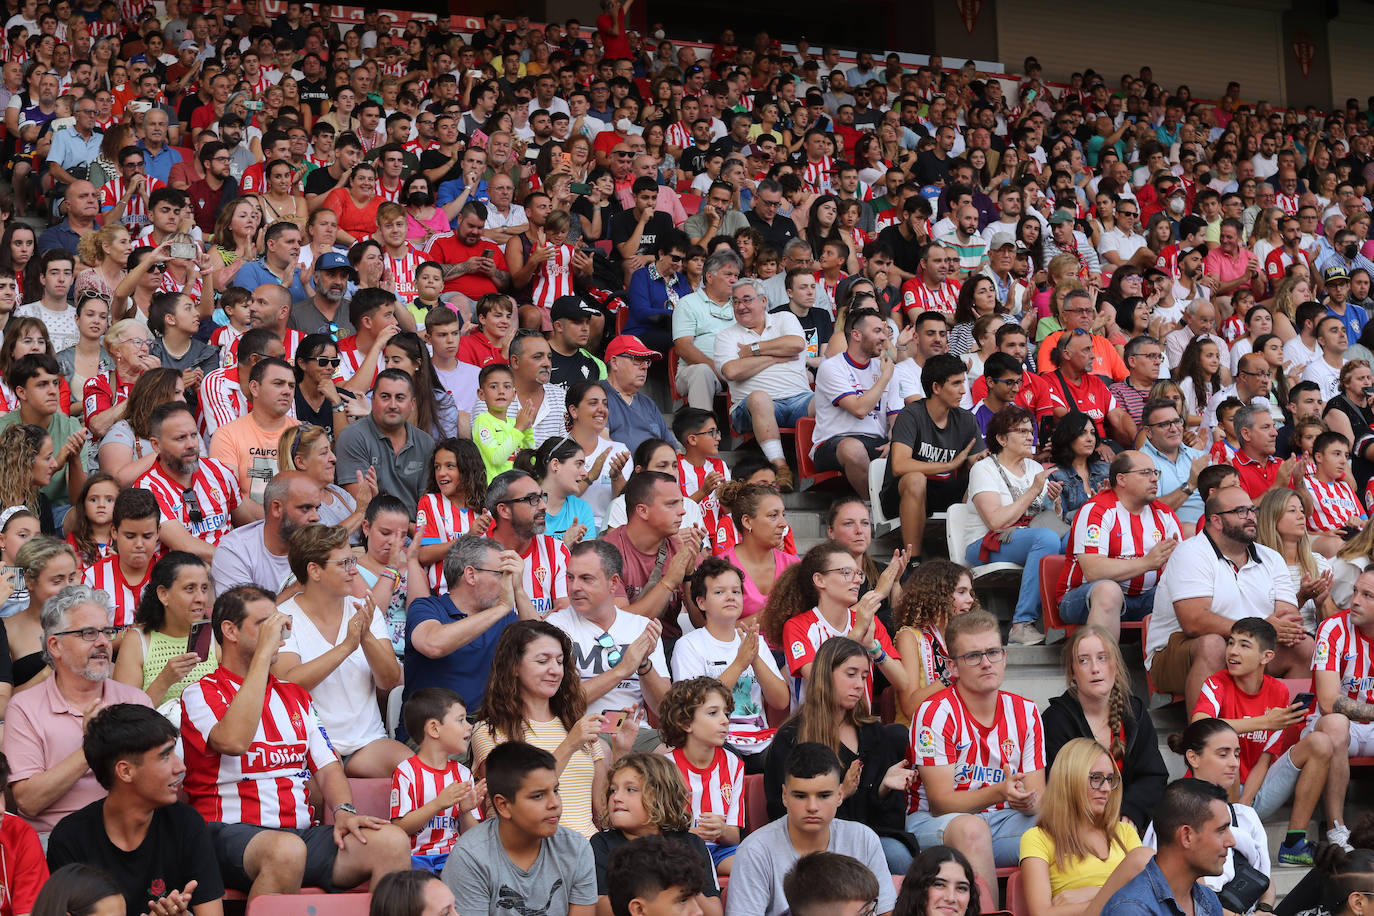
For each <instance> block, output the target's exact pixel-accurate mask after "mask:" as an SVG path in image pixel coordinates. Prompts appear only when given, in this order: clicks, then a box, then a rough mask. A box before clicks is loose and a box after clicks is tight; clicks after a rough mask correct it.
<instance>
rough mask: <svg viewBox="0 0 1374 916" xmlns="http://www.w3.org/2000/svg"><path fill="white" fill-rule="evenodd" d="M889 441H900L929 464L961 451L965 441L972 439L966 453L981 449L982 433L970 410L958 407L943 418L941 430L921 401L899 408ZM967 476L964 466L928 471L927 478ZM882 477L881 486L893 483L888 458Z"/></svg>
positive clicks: (944, 478)
mask: <svg viewBox="0 0 1374 916" xmlns="http://www.w3.org/2000/svg"><path fill="white" fill-rule="evenodd" d="M892 442H894V443H896V442H900V443H902V444H903V445H908V446H910V447H911V457H912V458H914V459H916V460H917V461H928V462H930V463H932V464H936V463H939V462H943V461H952V460H953V459H954V456H955V455H957V454H959V453H960V452H961V451H963V450H964V446H966V445H968V444H969V442H973V448H972V449H971V450H970V452H969V454H974V455H976V454H977V453H978V452H981V451H982V450H983V448H984V446H983V436H982V433H980V432H979V431H978V421H977V420H976V419H975V418H974V416H973V414H972V413H971V412H969V411H967V410H964V409H963V408H962V407H955V408H954V409H953V410H951V411H950V412H949V416H947V417H946V418H945V425H944V428H943V429H941V428H940V427H939V426H936V425H935V421H934V420H932V419H931V418H930V412H929V411H928V410H926V402H925V401H924V400H921V401H916V402H915V403H913V404H908V405H906V406H905V407H903V408H902V412H901V413H899V414H897V419H896V420H895V421H893V424H892ZM967 476H968V470H967V468H960V469H959V470H958V471H957V472H955V473H950V474H944V475H935V474H932V475H930V479H931V480H952V479H954V478H955V477H967ZM884 478H885V479H884V483H883V486H884V488H886V487H888V486H890V485H891V484H892V483H893V477H892V463H891V462H890V461H889V462H888V465H887V473H886V474H884Z"/></svg>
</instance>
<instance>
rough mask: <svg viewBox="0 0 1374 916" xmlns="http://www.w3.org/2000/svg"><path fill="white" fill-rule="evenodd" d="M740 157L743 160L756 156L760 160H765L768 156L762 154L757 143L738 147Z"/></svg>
mask: <svg viewBox="0 0 1374 916" xmlns="http://www.w3.org/2000/svg"><path fill="white" fill-rule="evenodd" d="M740 155H742V156H744V157H745V158H748V157H750V156H757V157H759V158H760V159H766V158H767V157H768V154H767V153H766V152H764V151H763V149H762V148H761V147H760V146H759V145H758V144H757V143H746V144H744V146H742V147H740Z"/></svg>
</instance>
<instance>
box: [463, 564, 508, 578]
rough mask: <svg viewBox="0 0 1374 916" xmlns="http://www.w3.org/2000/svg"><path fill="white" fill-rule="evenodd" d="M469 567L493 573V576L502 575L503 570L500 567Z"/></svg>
mask: <svg viewBox="0 0 1374 916" xmlns="http://www.w3.org/2000/svg"><path fill="white" fill-rule="evenodd" d="M468 569H475V570H477V571H478V572H485V573H491V574H492V575H493V576H499V575H502V572H501V570H499V569H487V568H486V567H485V566H469V567H468Z"/></svg>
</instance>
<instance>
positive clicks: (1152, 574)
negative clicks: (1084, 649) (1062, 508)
mask: <svg viewBox="0 0 1374 916" xmlns="http://www.w3.org/2000/svg"><path fill="white" fill-rule="evenodd" d="M1171 537H1172V538H1178V539H1179V540H1180V541H1181V540H1183V526H1182V525H1180V524H1179V521H1178V516H1177V515H1175V514H1174V510H1172V509H1170V508H1169V507H1168V506H1166V505H1164V503H1162V502H1160V501H1159V500H1155V501H1154V502H1152V503H1150V505H1148V506H1146V507H1145V509H1144V510H1143V511H1142V512H1141V513H1140V514H1139V515H1137V514H1135V513H1133V512H1131V511H1129V510H1128V509H1127V508H1126V507H1125V506H1123V505H1121V499H1120V498H1119V497H1118V496H1117V494H1116V491H1115V490H1111V489H1108V490H1103V491H1102V492H1101V493H1099V494H1097V495H1096V496H1094V497H1093V498H1092V499H1090V500H1088V501H1087V502H1086V503H1084V504H1083V505H1082V506H1080V507H1079V509H1078V512H1077V513H1076V514H1075V515H1074V517H1073V527H1072V528H1071V529H1069V543H1068V548H1067V549H1066V550H1065V551H1064V552H1065V553H1066V554H1067V555H1068V557H1069V562H1068V563H1067V564H1065V566H1064V573H1063V575H1061V576H1060V578H1059V590H1058V592H1057V593H1056V595H1055V600H1056V601H1058V600H1060V599H1062V598H1063V597H1064V593H1065V592H1067V591H1068V590H1069V589H1072V588H1077V587H1078V586H1080V585H1082V584H1083V583H1084V582H1086V581H1087V577H1086V576H1085V575H1084V573H1083V566H1082V564H1081V563H1079V562H1078V555H1079V554H1087V553H1091V554H1097V555H1099V556H1103V557H1110V558H1112V559H1120V560H1133V559H1136V558H1137V557H1143V556H1145V554H1147V553H1149V552H1150V549H1151V548H1152V547H1154V546H1155V545H1156V544H1158V543H1159V542H1160V541H1164V540H1168V539H1169V538H1171ZM1158 581H1159V571H1158V570H1154V569H1150V570H1146V571H1145V572H1143V573H1141V574H1140V575H1138V576H1136V577H1134V578H1132V579H1131V580H1130V581H1129V582H1123V583H1121V590H1122V591H1123V592H1125V593H1126V594H1128V595H1142V594H1144V593H1145V592H1146V591H1148V590H1149V589H1152V588H1154V587H1155V583H1157V582H1158Z"/></svg>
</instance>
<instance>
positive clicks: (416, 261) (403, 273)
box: [384, 245, 429, 303]
mask: <svg viewBox="0 0 1374 916" xmlns="http://www.w3.org/2000/svg"><path fill="white" fill-rule="evenodd" d="M384 257H385V258H386V265H385V266H386V269H387V270H389V271H391V278H392V280H393V281H394V282H395V284H396V298H397V299H399V300H401V302H403V303H410V302H414V301H415V297H416V296H417V295H418V294H419V292H418V290H416V289H415V271H416V270H418V269H419V268H420V265H421V264H423V263H424V262H425V261H427V260H429V259H428V258H426V257H425V254H424V252H422V251H421V250H420V249H418V248H416V247H415V246H414V245H406V251H405V254H403V255H401V256H400V257H399V258H394V257H392V256H391V253H390V252H387V253H386V254H385V255H384Z"/></svg>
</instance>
